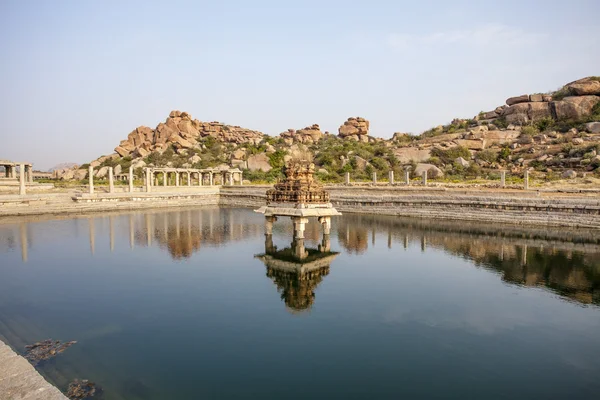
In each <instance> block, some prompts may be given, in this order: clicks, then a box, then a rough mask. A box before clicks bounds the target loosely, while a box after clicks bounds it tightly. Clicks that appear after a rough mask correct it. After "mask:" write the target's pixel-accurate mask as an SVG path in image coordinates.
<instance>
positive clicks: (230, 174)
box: [229, 172, 233, 186]
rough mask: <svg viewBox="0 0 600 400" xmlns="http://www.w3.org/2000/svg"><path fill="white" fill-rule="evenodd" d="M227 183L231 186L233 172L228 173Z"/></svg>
mask: <svg viewBox="0 0 600 400" xmlns="http://www.w3.org/2000/svg"><path fill="white" fill-rule="evenodd" d="M229 185H230V186H233V172H230V173H229Z"/></svg>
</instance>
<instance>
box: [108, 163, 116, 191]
mask: <svg viewBox="0 0 600 400" xmlns="http://www.w3.org/2000/svg"><path fill="white" fill-rule="evenodd" d="M114 192H115V176H114V170H113V167H108V193H114Z"/></svg>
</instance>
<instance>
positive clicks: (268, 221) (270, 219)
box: [265, 216, 277, 235]
mask: <svg viewBox="0 0 600 400" xmlns="http://www.w3.org/2000/svg"><path fill="white" fill-rule="evenodd" d="M275 221H277V217H275V216H267V217H265V235H272V234H273V223H274V222H275Z"/></svg>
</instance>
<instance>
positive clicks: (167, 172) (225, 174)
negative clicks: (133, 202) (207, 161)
mask: <svg viewBox="0 0 600 400" xmlns="http://www.w3.org/2000/svg"><path fill="white" fill-rule="evenodd" d="M236 174H237V178H238V181H239V184H240V185H242V184H243V176H242V171H241V170H240V169H237V168H233V169H212V168H208V169H189V168H145V171H144V188H145V191H146V192H152V188H153V187H154V186H160V185H159V177H161V178H162V186H163V187H166V186H176V187H178V186H183V183H184V182H185V186H204V185H208V186H213V185H215V184H217V183H216V179H215V178H217V177H218V178H220V179H219V183H220V184H221V185H225V184H227V185H233V184H234V182H235V177H236ZM194 177H197V179H196V183H195V184H194V185H192V183H193V180H194ZM115 178H116V179H117V180H120V181H128V182H129V192H130V193H131V192H133V180H134V178H135V176H134V174H133V167H130V168H129V173H128V174H119V175H116V176H115V174H114V169H113V167H108V192H109V193H114V191H115V185H114V181H115ZM184 178H185V179H184ZM88 180H89V186H88V187H89V194H94V167H92V166H89V167H88ZM169 182H171V183H169Z"/></svg>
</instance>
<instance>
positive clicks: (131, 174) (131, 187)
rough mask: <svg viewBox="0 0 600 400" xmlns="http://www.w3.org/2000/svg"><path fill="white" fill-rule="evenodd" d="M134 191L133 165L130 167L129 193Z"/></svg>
mask: <svg viewBox="0 0 600 400" xmlns="http://www.w3.org/2000/svg"><path fill="white" fill-rule="evenodd" d="M132 192H133V167H129V193H132Z"/></svg>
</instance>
